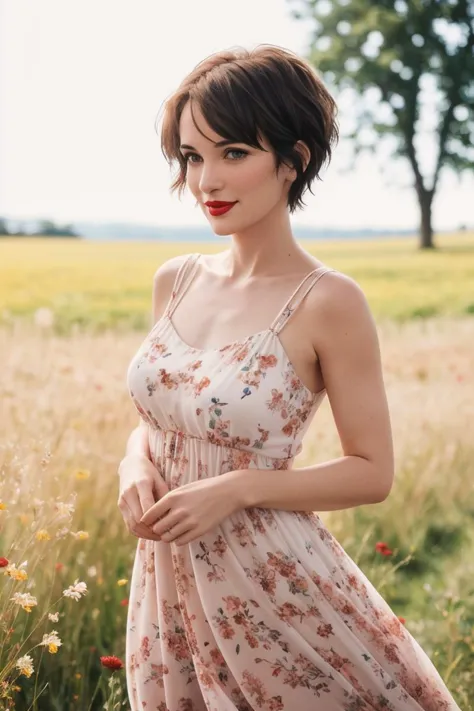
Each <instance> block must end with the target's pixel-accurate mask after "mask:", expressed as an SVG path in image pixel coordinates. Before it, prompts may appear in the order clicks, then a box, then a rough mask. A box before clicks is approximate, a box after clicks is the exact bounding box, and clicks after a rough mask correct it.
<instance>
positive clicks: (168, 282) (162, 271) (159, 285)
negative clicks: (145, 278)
mask: <svg viewBox="0 0 474 711" xmlns="http://www.w3.org/2000/svg"><path fill="white" fill-rule="evenodd" d="M189 257H191V253H189V254H179V255H177V256H175V257H171V258H170V259H167V260H166V261H164V262H163V263H162V264H160V266H159V267H158V269H157V270H156V272H155V274H154V275H153V289H152V306H153V315H152V321H153V324H154V323H155V322H156V321H157V320H158V319H159V318H160V317H161V316H162V314H163V313H164V311H165V309H166V306H167V304H168V302H169V300H170V298H171V293H172V291H173V286H174V283H175V281H176V277H177V275H178V271H179V270H180V268H181V266H182V265H183V264H184V263H185V262H186V260H187V259H189Z"/></svg>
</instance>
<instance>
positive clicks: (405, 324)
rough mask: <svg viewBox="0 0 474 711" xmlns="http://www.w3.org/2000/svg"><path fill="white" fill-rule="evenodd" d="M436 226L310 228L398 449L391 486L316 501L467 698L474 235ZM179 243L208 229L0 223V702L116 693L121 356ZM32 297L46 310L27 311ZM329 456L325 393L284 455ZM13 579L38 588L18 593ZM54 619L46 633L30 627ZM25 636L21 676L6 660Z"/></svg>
mask: <svg viewBox="0 0 474 711" xmlns="http://www.w3.org/2000/svg"><path fill="white" fill-rule="evenodd" d="M438 243H439V244H440V245H441V244H442V249H441V250H440V251H439V253H434V254H425V253H423V254H420V253H418V252H417V251H416V248H415V243H414V242H408V241H403V242H401V243H400V242H396V241H390V242H386V243H385V242H383V243H378V242H377V243H363V242H361V243H352V242H351V243H349V244H347V243H334V244H332V243H331V244H326V243H317V244H314V243H312V244H311V245H308V248H310V249H311V251H313V250H314V253H315V254H317V255H318V257H319V258H321V259H322V260H323V261H325V262H326V263H328V264H330V265H331V266H335V267H336V268H338V269H341V270H342V271H345V272H346V273H348V274H350V275H351V276H353V277H354V278H356V279H357V281H359V283H360V284H361V286H362V287H363V288H364V290H365V291H366V293H367V295H368V298H369V301H370V303H371V306H372V308H373V310H374V313H375V314H376V317H377V321H378V326H379V335H380V343H381V348H382V357H383V366H384V375H385V381H386V387H387V393H388V398H389V405H390V412H391V417H392V425H393V432H394V442H395V453H396V479H395V484H394V487H393V489H392V492H391V494H390V496H389V497H388V499H387V500H386V501H384V502H383V503H381V504H377V505H372V506H361V507H358V508H356V509H348V510H345V511H336V512H331V513H321V517H322V518H323V519H324V520H325V522H326V523H327V525H328V526H329V528H330V530H331V531H332V532H333V533H334V535H336V537H337V538H338V540H339V541H340V542H341V544H342V545H343V546H344V548H345V549H346V550H347V552H348V553H349V555H351V557H352V558H353V559H354V560H355V561H356V563H357V564H358V565H359V566H360V567H361V568H362V569H363V570H364V572H365V573H366V575H367V576H368V577H369V578H370V579H371V580H372V582H373V583H374V584H375V585H376V587H377V588H378V589H379V590H380V592H381V593H382V595H383V596H384V597H385V599H386V600H387V601H388V602H389V604H390V605H391V606H392V608H393V609H394V611H395V612H396V614H397V615H399V616H400V617H402V618H403V619H404V621H405V624H406V626H407V628H408V629H409V630H410V632H411V633H412V634H413V635H414V636H415V637H416V639H417V640H418V641H419V642H420V644H421V645H422V647H423V648H424V649H425V650H426V652H427V653H428V654H429V655H430V657H431V658H432V659H433V661H434V662H435V665H436V667H437V668H438V670H439V671H440V673H441V675H442V677H443V679H444V680H445V681H446V683H447V685H448V687H449V689H450V691H451V692H452V694H453V695H454V697H455V699H456V701H457V703H458V704H459V706H460V708H461V709H462V710H463V711H474V692H473V689H474V527H473V519H474V489H473V486H472V462H473V461H474V441H473V438H472V432H471V426H470V424H471V423H472V421H473V415H474V398H473V394H474V388H473V385H474V372H473V371H474V369H473V341H474V339H473V333H474V314H473V308H472V304H473V303H474V292H473V287H472V285H473V284H474V237H473V236H472V235H465V236H452V237H446V238H443V240H441V239H438ZM189 251H202V252H204V251H212V249H210V248H209V246H205V245H203V246H198V245H187V244H186V245H185V244H179V245H176V244H175V245H151V244H146V243H143V244H134V245H129V244H99V243H85V242H80V243H76V242H70V241H67V240H60V241H57V240H50V241H48V240H33V239H25V240H23V239H22V240H21V243H20V242H18V241H17V243H15V242H14V240H2V241H0V312H2V313H3V320H4V323H3V325H2V324H0V353H1V354H2V378H1V380H0V413H1V418H0V422H1V427H2V440H1V447H0V471H1V477H0V566H2V565H3V564H2V562H1V559H2V557H4V558H5V559H7V560H8V561H9V563H10V565H11V564H13V565H14V566H15V568H16V571H17V573H15V570H14V569H13V573H14V574H10V575H8V574H7V575H5V576H0V709H2V711H3V709H15V710H16V711H99V709H102V708H104V709H106V710H107V711H112V709H115V710H116V709H118V708H125V709H128V705H127V702H126V700H125V676H124V671H123V670H121V671H117V672H114V673H113V675H110V672H108V671H107V670H105V669H103V668H102V667H101V664H100V661H99V660H100V656H101V655H117V656H118V657H119V658H121V659H123V657H124V651H125V619H126V612H127V600H128V591H129V578H130V575H131V569H132V562H133V555H134V550H135V545H136V539H135V538H133V537H131V536H130V535H129V534H128V533H127V531H126V528H125V525H124V523H123V521H122V518H121V515H120V512H119V510H118V508H117V506H116V502H117V497H118V483H117V473H116V472H117V466H118V463H119V461H120V459H121V458H122V457H123V454H124V447H125V443H126V440H127V437H128V435H129V433H130V431H131V430H132V429H133V428H134V427H135V426H136V424H137V421H138V419H137V415H136V412H135V410H134V408H133V406H132V403H131V401H130V398H129V396H128V392H127V388H126V381H125V375H126V369H127V367H128V363H129V361H130V359H131V357H132V356H133V354H134V353H135V351H136V349H137V348H138V346H139V344H140V343H141V341H142V339H143V336H144V333H145V330H147V329H148V328H149V325H150V297H151V278H152V275H153V273H154V271H155V270H156V268H157V266H158V265H159V264H160V263H161V262H162V261H163V260H164V259H166V258H167V257H169V256H171V255H173V254H177V253H184V252H189ZM42 306H44V307H47V308H49V309H51V310H52V313H53V315H54V318H55V319H56V321H55V323H56V328H49V327H47V326H44V325H43V326H41V321H39V322H35V318H34V315H35V313H36V312H37V309H38V308H40V307H42ZM430 314H431V315H430ZM433 314H435V315H433ZM73 324H80V325H81V326H82V327H81V328H71V326H72V325H73ZM337 456H340V445H339V441H338V437H337V432H336V429H335V426H334V423H333V420H332V417H331V412H330V408H329V405H328V403H327V402H325V403H324V404H323V406H322V408H321V410H320V411H319V412H318V414H317V416H316V419H315V421H314V423H313V424H312V426H311V429H310V431H309V433H308V435H307V438H306V440H305V448H304V450H303V452H302V453H301V455H300V457H299V458H298V460H297V462H296V466H304V465H306V464H309V463H310V462H319V461H325V460H327V459H330V458H334V457H337ZM69 507H70V508H69ZM380 541H383V542H386V543H387V545H388V546H389V548H390V550H391V551H392V555H391V556H383V555H381V554H380V553H379V552H378V551H377V549H376V547H375V546H376V543H377V542H380ZM24 561H27V564H26V565H25V566H23V567H22V566H21V564H22V563H23V562H24ZM3 570H4V571H5V570H7V568H6V566H4V567H3ZM21 570H23V571H24V572H23V573H21V572H20V573H18V571H21ZM1 572H2V567H0V573H1ZM10 573H12V569H11V568H10ZM76 580H79V581H82V582H85V583H86V584H87V594H86V595H85V596H81V599H79V600H77V601H75V600H74V599H68V598H67V597H64V595H63V591H64V590H65V589H68V586H70V585H73V584H74V582H75V581H76ZM15 592H19V593H22V594H26V593H29V594H30V595H32V596H34V597H35V599H36V600H37V604H35V605H33V607H32V609H31V612H30V613H28V612H27V611H26V610H25V609H24V608H23V607H22V606H20V605H16V604H14V603H13V602H12V600H11V598H12V597H13V596H14V594H15ZM48 613H50V614H55V613H57V614H58V618H57V621H55V622H53V621H52V620H51V621H50V620H48V616H47V615H48ZM52 630H56V631H57V634H58V636H59V638H60V640H61V645H60V646H59V647H58V649H57V651H56V653H50V651H48V647H47V646H44V645H41V641H42V639H43V635H44V634H50V633H51V632H52ZM35 645H37V646H35ZM26 654H29V655H30V656H31V659H32V663H33V667H34V669H33V672H32V674H31V676H29V677H28V676H26V675H23V674H20V673H19V670H18V669H16V667H15V664H16V662H17V660H18V659H19V658H20V657H21V656H24V655H26ZM34 699H36V700H34Z"/></svg>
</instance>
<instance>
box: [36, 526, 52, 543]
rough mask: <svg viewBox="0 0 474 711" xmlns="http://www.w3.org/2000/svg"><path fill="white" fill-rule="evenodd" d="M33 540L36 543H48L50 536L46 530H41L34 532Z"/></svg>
mask: <svg viewBox="0 0 474 711" xmlns="http://www.w3.org/2000/svg"><path fill="white" fill-rule="evenodd" d="M35 538H36V540H37V541H50V540H51V536H50V535H49V533H48V531H46V529H44V528H42V529H41V530H40V531H36V534H35Z"/></svg>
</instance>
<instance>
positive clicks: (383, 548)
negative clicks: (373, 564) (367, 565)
mask: <svg viewBox="0 0 474 711" xmlns="http://www.w3.org/2000/svg"><path fill="white" fill-rule="evenodd" d="M375 550H376V551H377V552H378V553H381V554H382V555H393V551H392V550H390V548H389V547H388V545H387V544H386V543H384V542H383V541H379V542H378V543H376V544H375Z"/></svg>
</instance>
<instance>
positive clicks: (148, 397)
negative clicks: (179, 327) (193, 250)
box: [127, 254, 335, 468]
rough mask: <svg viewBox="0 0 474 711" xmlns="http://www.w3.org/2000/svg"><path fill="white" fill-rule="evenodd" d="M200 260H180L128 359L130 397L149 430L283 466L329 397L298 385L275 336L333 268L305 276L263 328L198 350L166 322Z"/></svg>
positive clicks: (276, 466) (275, 465)
mask: <svg viewBox="0 0 474 711" xmlns="http://www.w3.org/2000/svg"><path fill="white" fill-rule="evenodd" d="M200 256H201V255H200V254H191V255H189V257H188V258H187V260H186V261H185V262H184V263H183V265H182V266H181V268H180V270H179V271H178V274H177V277H176V281H175V285H174V288H173V291H172V295H171V298H170V301H169V303H168V306H167V308H166V310H165V312H164V314H163V316H162V317H161V318H160V319H158V321H157V322H156V323H155V325H154V326H153V328H152V329H151V331H150V333H149V334H148V335H147V336H146V338H145V340H144V341H143V343H142V344H141V346H140V347H139V349H138V351H137V353H136V354H135V355H134V357H133V358H132V361H131V363H130V365H129V368H128V372H127V384H128V389H129V393H130V397H131V398H132V400H133V402H134V404H135V407H136V408H137V410H138V412H139V414H140V416H141V417H142V419H143V420H144V421H145V422H146V423H147V424H148V425H149V426H150V428H152V429H159V430H165V431H168V430H172V431H174V432H175V433H176V434H179V435H182V436H183V437H185V438H195V439H198V440H204V441H206V442H208V443H210V444H213V445H216V446H218V447H229V448H233V449H236V450H243V451H246V452H250V453H252V452H254V453H255V454H258V455H260V457H259V460H261V459H260V458H261V456H262V455H263V456H265V457H268V466H272V467H273V468H287V467H288V466H289V465H290V461H291V460H292V459H293V458H294V457H295V456H296V455H297V454H298V453H299V452H300V451H301V447H302V439H303V437H304V434H305V432H306V431H307V429H308V427H309V424H310V422H311V420H312V418H313V416H314V414H315V412H316V410H317V409H318V407H319V405H320V404H321V402H322V400H323V399H324V396H325V394H326V392H325V390H324V389H323V390H321V391H320V392H319V393H313V392H311V391H310V390H309V389H308V388H307V386H306V385H305V384H304V383H303V382H302V381H301V379H300V378H299V377H298V375H297V374H296V372H295V369H294V367H293V365H292V363H291V361H290V360H289V358H288V356H287V354H286V352H285V349H284V348H283V345H282V343H281V341H280V338H279V336H278V334H279V332H280V330H281V328H282V327H283V325H284V324H285V323H286V321H287V320H288V318H290V316H291V315H292V314H293V313H294V311H295V310H296V308H297V307H298V305H299V304H300V303H301V302H302V300H303V299H304V297H305V296H306V294H307V293H308V292H309V290H310V289H311V288H312V287H313V286H314V284H316V282H317V281H318V280H319V279H320V278H321V277H322V276H323V275H324V274H326V273H327V272H330V271H335V270H333V269H330V268H328V267H325V266H324V267H320V268H318V269H315V270H313V271H312V272H310V273H309V274H308V275H307V276H306V277H305V278H304V279H303V281H302V282H301V283H300V284H299V286H298V288H297V289H296V290H295V292H294V293H293V294H292V296H291V297H290V299H289V300H288V301H287V302H286V304H285V305H284V307H283V308H282V309H281V311H280V312H279V313H278V315H277V317H276V318H275V320H274V321H273V323H272V324H271V326H270V327H269V328H268V329H266V330H264V331H260V332H259V333H255V334H252V335H249V336H248V337H246V338H245V339H243V340H240V341H235V342H233V343H229V344H227V345H225V346H222V347H220V348H214V349H199V348H194V347H191V346H190V345H189V344H187V343H185V342H184V341H183V340H182V338H181V337H180V336H179V334H178V332H177V331H176V329H175V327H174V325H173V321H172V318H171V317H172V314H173V311H174V309H175V308H176V306H177V304H178V303H179V301H180V300H181V298H182V297H183V295H184V293H185V292H186V290H187V289H188V287H189V285H190V283H191V281H192V279H193V277H194V275H195V272H196V267H197V264H198V260H199V258H200Z"/></svg>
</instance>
